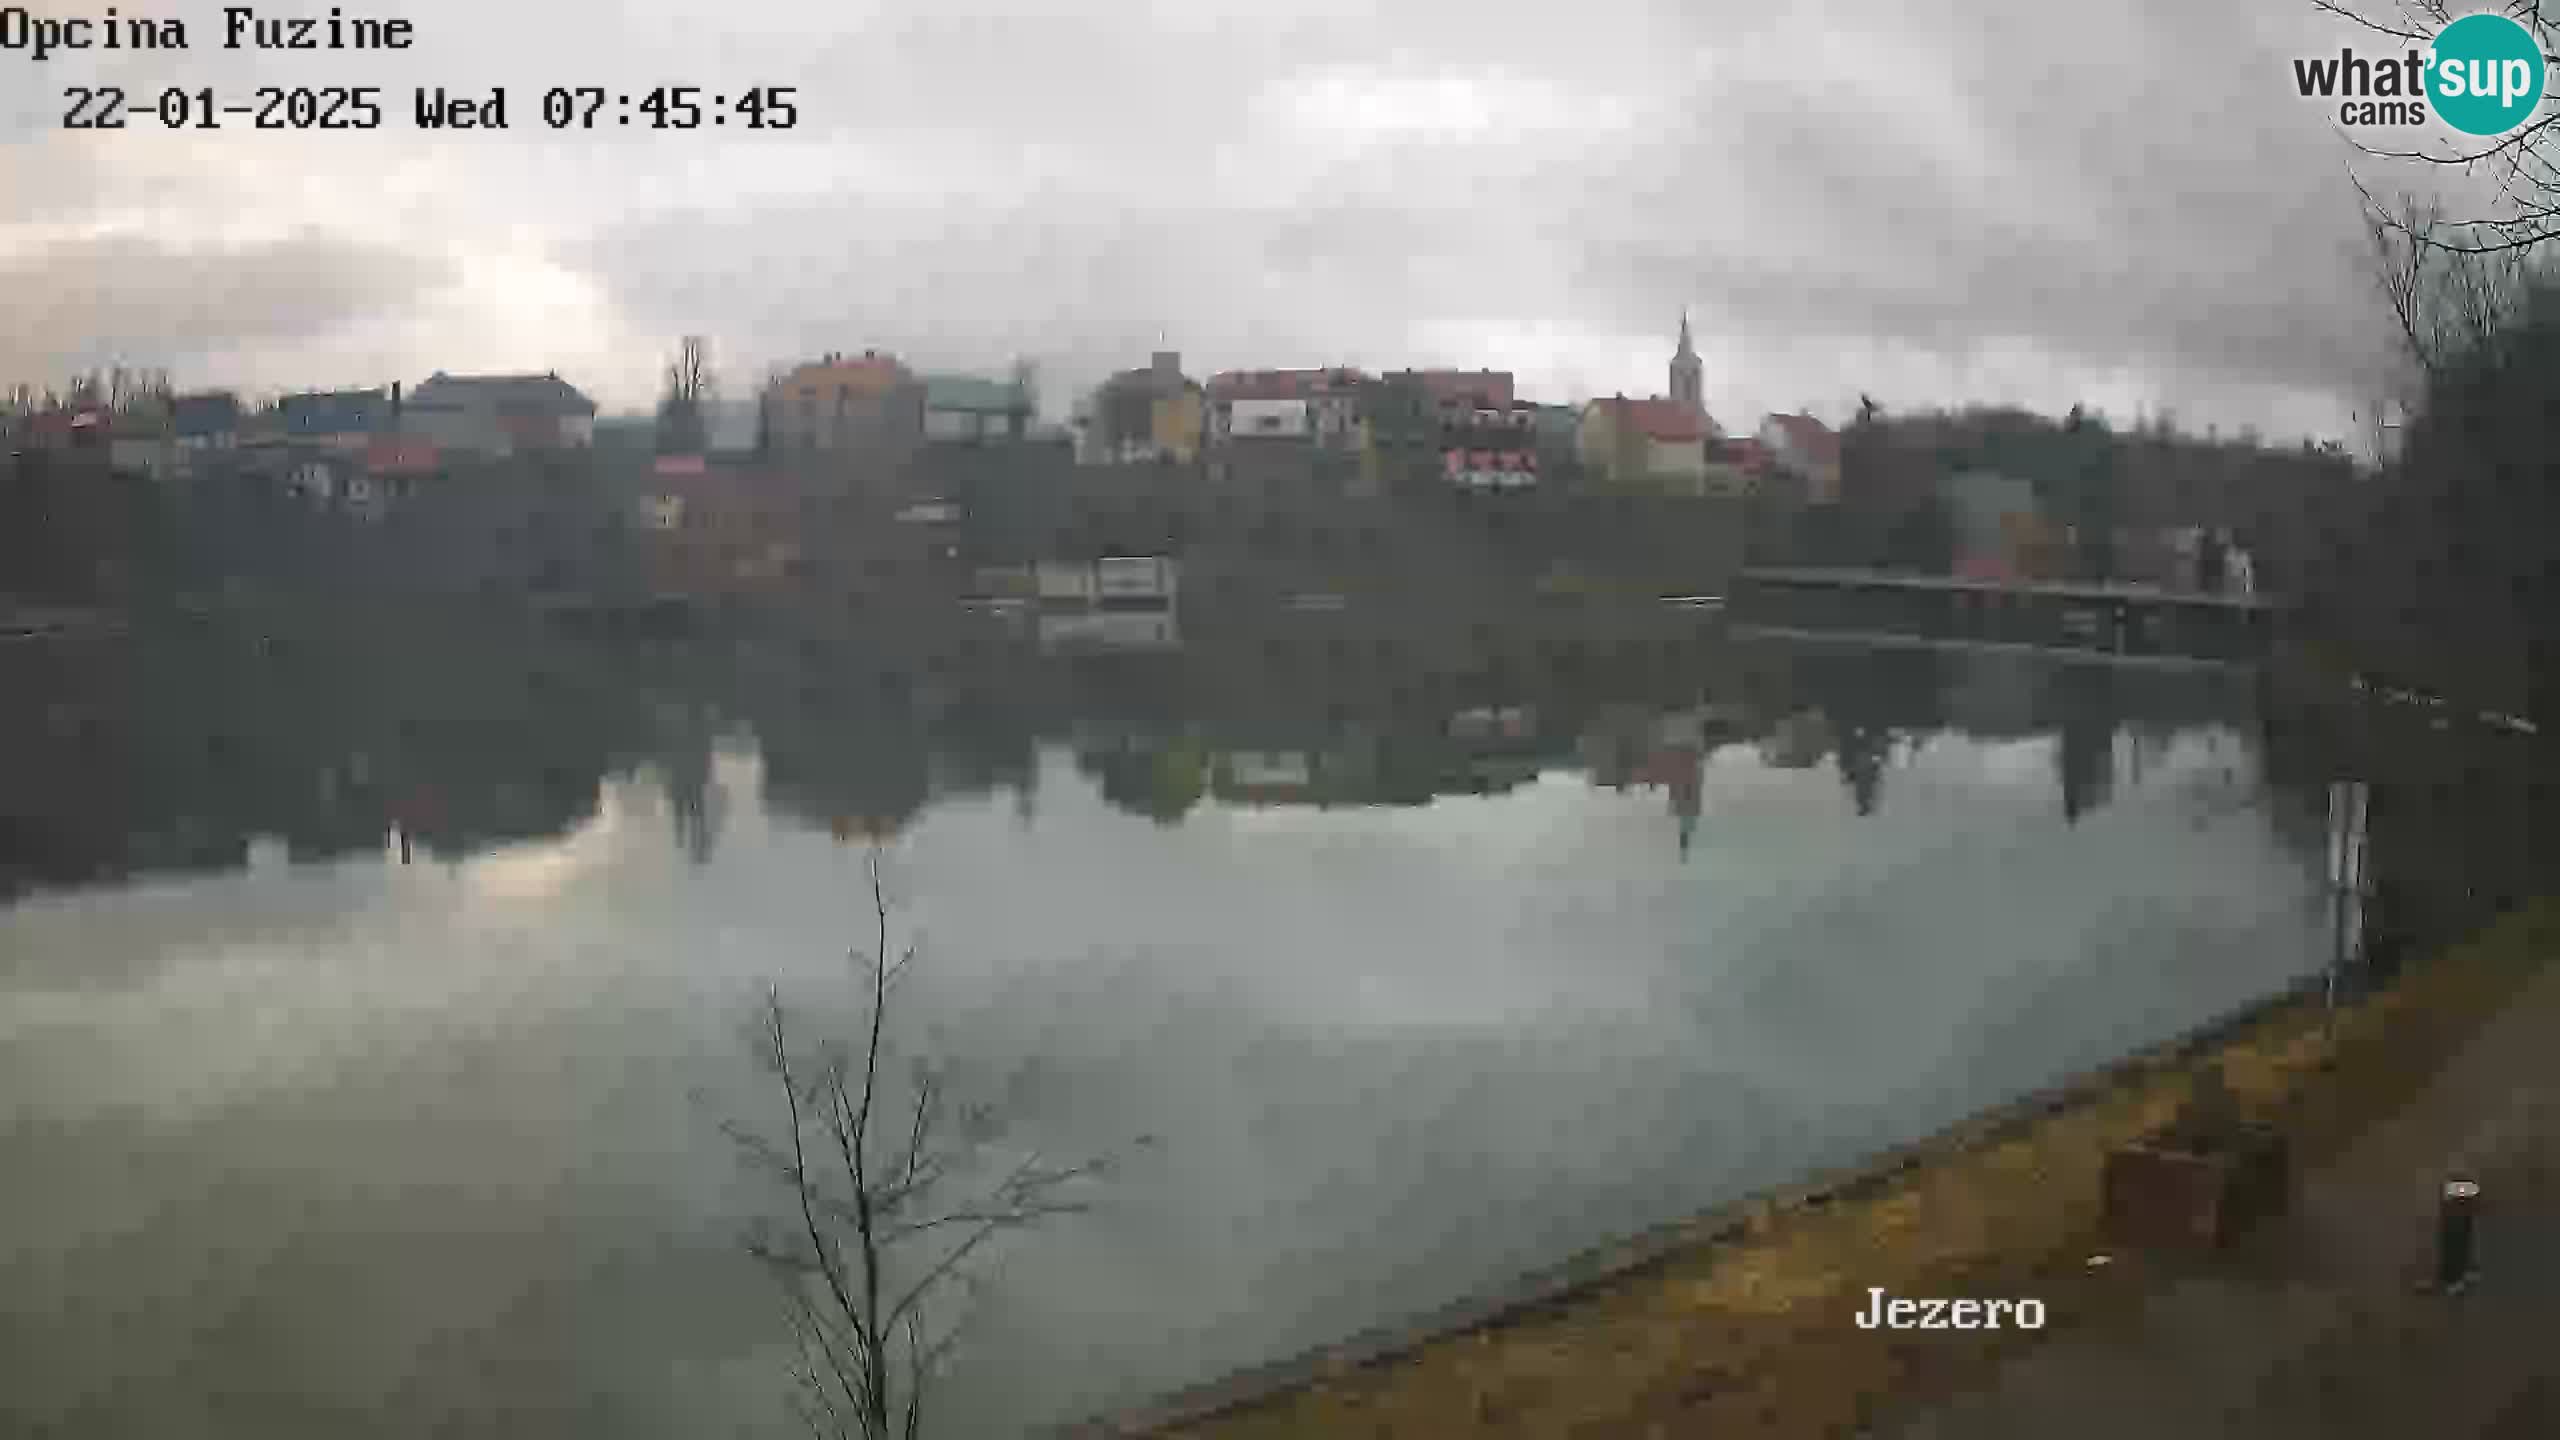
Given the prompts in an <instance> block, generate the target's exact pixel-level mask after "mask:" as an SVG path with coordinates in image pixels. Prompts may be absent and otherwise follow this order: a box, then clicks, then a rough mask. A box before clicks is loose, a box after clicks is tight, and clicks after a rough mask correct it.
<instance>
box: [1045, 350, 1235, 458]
mask: <svg viewBox="0 0 2560 1440" xmlns="http://www.w3.org/2000/svg"><path fill="white" fill-rule="evenodd" d="M1077 423H1078V425H1079V426H1080V428H1081V429H1082V431H1083V434H1082V436H1081V443H1080V446H1079V458H1081V459H1082V460H1084V461H1085V462H1086V463H1087V464H1095V465H1108V464H1122V463H1127V462H1131V461H1140V460H1175V461H1181V462H1185V463H1188V462H1190V461H1193V460H1197V459H1198V458H1200V441H1201V436H1202V433H1203V432H1204V431H1205V430H1206V429H1207V424H1208V404H1207V399H1206V397H1205V396H1204V395H1203V393H1202V391H1201V388H1200V384H1199V382H1198V381H1195V380H1192V379H1190V378H1189V377H1187V376H1185V375H1184V374H1183V373H1182V355H1181V352H1179V351H1174V350H1159V351H1157V352H1156V353H1155V356H1154V359H1153V360H1152V361H1151V362H1150V363H1149V364H1148V365H1147V366H1146V367H1145V368H1144V369H1139V370H1123V371H1121V372H1120V373H1119V374H1117V375H1114V376H1112V377H1111V378H1110V379H1108V380H1105V381H1104V382H1102V386H1101V388H1100V389H1098V390H1096V391H1095V392H1094V396H1093V401H1092V403H1091V405H1090V406H1088V407H1087V409H1086V413H1085V414H1084V415H1083V416H1082V417H1081V418H1080V419H1079V420H1078V422H1077Z"/></svg>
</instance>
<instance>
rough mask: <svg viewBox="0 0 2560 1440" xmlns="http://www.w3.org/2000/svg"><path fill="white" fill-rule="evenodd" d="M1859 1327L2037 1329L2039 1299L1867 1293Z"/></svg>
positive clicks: (2041, 1322)
mask: <svg viewBox="0 0 2560 1440" xmlns="http://www.w3.org/2000/svg"><path fill="white" fill-rule="evenodd" d="M1858 1328H1859V1329H1861V1330H2008V1329H2013V1328H2014V1329H2019V1330H2041V1329H2043V1328H2044V1302H2043V1301H2041V1300H1908V1299H1900V1298H1897V1297H1895V1296H1891V1295H1887V1294H1886V1293H1884V1289H1883V1287H1881V1286H1879V1287H1877V1288H1875V1289H1872V1290H1869V1291H1868V1292H1867V1305H1866V1308H1865V1309H1863V1310H1861V1311H1859V1312H1858Z"/></svg>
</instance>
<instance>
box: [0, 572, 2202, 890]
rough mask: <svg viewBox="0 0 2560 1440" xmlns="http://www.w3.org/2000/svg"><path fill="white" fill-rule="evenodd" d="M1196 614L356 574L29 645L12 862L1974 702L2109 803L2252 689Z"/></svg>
mask: <svg viewBox="0 0 2560 1440" xmlns="http://www.w3.org/2000/svg"><path fill="white" fill-rule="evenodd" d="M1185 621H1186V623H1185V627H1184V643H1183V644H1182V645H1181V647H1180V648H1179V649H1175V650H1169V651H1159V652H1150V653H1101V654H1081V655H1074V654H1056V653H1049V652H1046V651H1044V649H1043V648H1042V647H1041V646H1040V645H1039V644H1038V643H1037V640H1036V637H1035V636H1034V635H1032V634H1030V633H1026V631H1025V630H1024V628H1023V627H1021V626H1018V625H1016V624H1013V623H1011V622H1009V621H1006V620H1003V619H999V618H996V617H977V618H976V619H975V620H973V621H972V622H970V623H968V624H965V625H959V626H954V627H949V628H946V629H943V630H939V631H934V632H923V633H920V632H917V631H915V630H913V629H911V628H908V627H886V626H884V627H881V628H878V629H864V628H854V629H847V630H844V631H842V632H840V633H835V634H821V633H819V632H818V631H817V630H815V629H814V628H811V629H804V630H801V631H798V632H792V631H786V630H783V629H780V628H778V627H773V626H769V625H757V626H755V627H753V628H752V629H749V630H744V631H740V632H738V633H734V634H724V633H704V634H698V635H696V636H694V637H692V638H691V639H689V640H676V641H672V642H666V643H647V644H642V643H614V644H602V643H598V642H596V641H594V640H592V639H590V638H587V637H583V636H580V635H576V634H570V633H564V632H561V631H559V630H557V629H553V628H546V627H541V626H536V625H528V624H525V623H522V622H520V621H510V620H507V619H506V618H505V617H501V616H490V615H471V614H468V613H463V612H451V611H437V610H421V609H419V608H418V607H415V606H407V605H400V604H372V605H366V604H357V603H349V604H343V605H340V606H338V607H336V608H333V609H331V610H327V611H310V610H305V609H296V608H289V607H287V608H278V609H273V610H255V611H233V612H226V613H224V614H221V615H218V616H209V617H201V618H186V617H176V618H169V619H163V620H158V621H151V622H148V623H144V624H139V625H137V626H136V627H135V628H134V630H133V631H132V633H131V634H130V635H128V636H125V637H121V638H119V637H90V638H84V639H78V640H68V641H62V642H52V643H42V644H19V645H12V646H7V647H0V687H5V688H6V690H7V692H8V693H9V695H10V696H11V697H12V703H11V704H10V705H8V706H6V707H0V725H5V733H0V892H15V891H18V890H21V889H24V888H27V887H33V886H59V885H73V884H80V883H87V882H94V881H106V880H115V879H118V878H122V877H126V876H131V875H136V874H147V873H153V872H160V871H171V872H185V871H200V870H223V869H230V868H235V867H238V866H241V865H244V864H246V863H247V862H248V860H249V857H250V848H251V844H252V841H253V839H255V838H257V837H267V838H270V839H272V840H274V841H276V842H277V843H279V844H280V845H281V846H282V847H283V852H284V853H285V855H286V856H287V857H288V858H291V859H294V860H297V861H323V860H328V859H331V858H333V857H353V858H373V857H379V856H382V855H384V854H385V853H386V847H387V846H389V845H391V844H392V842H393V837H394V836H395V834H396V835H400V836H405V837H407V838H408V840H409V841H410V843H411V847H412V850H413V853H414V854H415V855H416V856H417V857H418V858H421V859H427V858H449V857H459V856H463V855H468V854H471V853H475V852H478V851H480V850H484V849H486V848H488V847H491V846H494V845H500V844H505V843H511V842H515V841H521V840H530V839H538V838H543V837H549V836H557V835H560V834H563V833H565V832H567V831H568V830H570V829H571V828H573V827H575V826H576V825H578V824H580V823H582V822H584V821H585V820H587V819H588V818H590V817H591V816H593V815H594V813H595V812H596V809H597V806H598V804H599V803H600V799H601V794H602V788H603V786H604V785H605V784H606V783H607V781H608V780H609V779H611V778H613V777H615V776H629V775H634V774H638V773H642V772H646V773H647V774H649V775H650V776H652V777H653V779H654V781H655V783H656V785H657V786H658V787H659V788H660V789H661V791H662V792H663V795H664V799H665V801H666V816H667V820H668V823H669V824H670V825H671V827H672V829H673V834H674V837H675V839H676V841H677V843H678V844H679V845H680V846H681V847H682V848H683V849H685V850H687V851H689V852H691V853H692V854H693V855H694V856H696V857H697V858H708V856H709V855H710V854H711V853H712V852H713V851H714V849H715V848H716V846H717V843H718V839H719V828H720V823H721V816H722V812H723V808H724V807H723V804H722V801H721V793H722V792H721V789H720V785H719V783H718V781H717V780H716V778H715V776H716V771H717V766H716V765H715V763H714V759H715V755H716V754H717V752H718V751H719V749H720V747H721V746H722V745H723V744H724V743H725V742H727V741H729V740H731V739H735V740H738V741H741V742H744V741H747V740H749V739H751V740H752V742H753V746H754V749H755V751H756V752H757V753H758V754H759V755H760V757H761V766H760V770H759V774H760V777H761V778H760V781H759V784H760V786H761V794H760V800H761V803H762V804H763V806H764V807H765V809H767V810H768V811H769V812H771V813H773V814H775V815H778V816H782V817H785V818H787V819H791V820H794V821H797V822H799V823H801V824H804V825H806V826H809V827H811V828H813V829H832V830H837V831H841V832H854V831H861V832H880V831H894V830H896V829H898V828H899V827H901V826H903V825H905V824H907V823H909V822H910V821H912V820H913V819H914V818H915V817H916V816H917V815H918V814H919V813H921V812H922V811H923V810H924V809H925V808H926V807H927V806H928V805H929V804H932V803H934V802H936V801H937V800H947V799H953V798H965V797H968V796H998V795H1010V796H1011V797H1012V800H1013V802H1014V803H1015V804H1016V805H1017V806H1018V807H1021V808H1023V809H1025V810H1029V809H1032V808H1036V806H1037V804H1038V786H1039V772H1040V768H1041V759H1040V757H1041V754H1042V752H1043V751H1053V752H1058V753H1063V754H1065V755H1066V756H1068V757H1070V758H1071V760H1072V762H1073V764H1074V765H1075V767H1076V768H1077V769H1078V770H1080V771H1082V772H1083V773H1084V774H1085V775H1087V776H1088V777H1090V778H1091V779H1092V780H1093V781H1094V782H1095V783H1096V785H1097V786H1098V787H1099V788H1100V790H1101V792H1102V794H1103V796H1104V798H1105V799H1106V800H1107V801H1109V802H1110V803H1112V804H1114V805H1116V806H1118V807H1120V808H1122V809H1125V810H1128V811H1131V812H1132V813H1135V814H1140V815H1145V816H1148V817H1150V818H1152V819H1154V820H1156V821H1158V822H1164V823H1170V822H1173V821H1175V820H1178V819H1180V818H1181V817H1182V816H1183V815H1185V814H1187V813H1188V812H1189V811H1190V810H1192V809H1193V808H1194V807H1196V806H1198V805H1200V804H1202V803H1204V802H1205V801H1207V800H1209V799H1210V798H1212V797H1224V798H1226V799H1229V800H1231V801H1235V802H1238V803H1256V804H1291V805H1410V804H1420V803H1424V802H1428V801H1430V800H1432V799H1434V798H1435V797H1438V796H1443V795H1451V794H1488V793H1495V792H1500V791H1503V790H1507V789H1510V788H1512V787H1514V786H1517V785H1519V784H1522V783H1524V782H1526V781H1527V780H1529V779H1531V778H1533V777H1534V776H1535V775H1536V774H1537V773H1538V772H1539V771H1540V770H1542V769H1553V768H1565V769H1579V770H1582V771H1585V772H1587V773H1588V774H1589V775H1590V776H1591V778H1592V779H1593V781H1594V783H1600V784H1609V785H1650V786H1668V787H1670V792H1671V799H1670V805H1671V808H1672V811H1673V814H1674V815H1675V816H1677V817H1678V818H1679V819H1680V821H1681V822H1682V824H1681V827H1680V833H1683V834H1685V833H1686V828H1687V827H1689V826H1693V825H1695V824H1697V823H1700V822H1699V817H1698V813H1697V812H1698V806H1697V798H1696V785H1697V777H1698V767H1699V766H1700V765H1701V764H1703V763H1704V760H1705V757H1706V754H1707V753H1708V752H1709V751H1711V750H1712V749H1714V748H1716V747H1719V746H1724V745H1743V746H1751V747H1756V748H1758V749H1759V750H1760V751H1761V752H1762V753H1763V755H1764V756H1765V757H1767V758H1768V759H1769V761H1770V763H1774V764H1781V765H1786V766H1791V767H1809V766H1820V765H1829V766H1831V767H1833V768H1834V769H1835V770H1836V772H1837V773H1838V775H1839V777H1840V780H1841V783H1842V785H1843V795H1844V803H1847V804H1850V805H1853V806H1854V807H1855V808H1856V809H1857V810H1858V811H1859V812H1860V813H1870V812H1872V811H1874V810H1875V809H1876V808H1877V807H1878V806H1879V804H1881V803H1889V801H1888V799H1887V794H1886V792H1887V791H1889V789H1890V779H1889V772H1890V770H1891V768H1892V765H1893V763H1894V760H1895V757H1896V756H1897V755H1898V754H1899V753H1901V751H1902V750H1903V749H1904V748H1905V747H1907V746H1908V745H1910V744H1912V743H1915V742H1916V741H1917V740H1919V739H1920V738H1922V737H1925V736H1927V735H1930V734H1935V733H1941V732H1947V731H1955V732H1961V733H1970V734H1977V735H1982V736H1988V737H1998V738H2017V737H2023V736H2030V735H2039V734H2051V735H2057V736H2059V737H2060V738H2061V741H2062V744H2061V748H2060V752H2059V754H2058V757H2057V767H2058V770H2057V775H2056V784H2057V787H2058V799H2057V806H2058V808H2059V810H2060V812H2061V813H2063V814H2065V815H2068V816H2074V817H2076V816H2077V815H2079V814H2081V813H2083V812H2085V811H2087V810H2089V809H2091V808H2093V807H2095V806H2097V805H2099V804H2102V803H2104V801H2105V799H2106V798H2107V793H2108V784H2109V780H2108V777H2109V776H2110V775H2111V774H2112V773H2113V765H2114V756H2115V753H2116V746H2117V741H2118V737H2119V735H2121V734H2126V733H2130V734H2132V735H2134V736H2136V737H2148V739H2147V742H2144V743H2149V744H2151V745H2152V746H2154V747H2155V748H2156V747H2157V746H2158V745H2161V744H2165V743H2166V740H2167V737H2168V736H2169V735H2170V734H2171V733H2173V732H2174V731H2176V730H2178V729H2182V728H2191V727H2194V726H2198V725H2208V724H2212V723H2215V720H2216V717H2218V716H2222V715H2227V714H2229V713H2231V706H2232V702H2233V697H2232V695H2231V694H2230V693H2228V683H2229V682H2227V681H2217V680H2215V679H2214V678H2213V677H2210V676H2194V677H2178V676H2161V675H2145V676H2141V677H2138V680H2134V681H2129V682H2127V683H2125V684H2123V685H2121V686H2116V685H2113V684H2111V683H2110V682H2107V681H2106V680H2105V677H2104V676H2103V675H2099V676H2097V677H2096V678H2092V677H2090V676H2089V675H2088V674H2087V673H2085V672H2073V671H2068V670H2057V669H2054V668H2053V667H2046V666H2039V665H2036V664H2034V663H2033V662H2028V661H2022V660H2016V659H2014V658H2012V659H1997V658H1955V657H1947V656H1941V655H1936V654H1932V653H1929V652H1925V651H1916V652H1889V653H1884V654H1871V653H1867V652H1862V651H1858V650H1855V649H1842V650H1838V651H1823V650H1805V651H1798V650H1795V649H1792V648H1789V647H1783V646H1775V645H1760V644H1753V645H1743V644H1738V643H1735V642H1730V641H1728V640H1726V639H1725V638H1723V637H1722V636H1721V635H1720V634H1719V633H1718V632H1717V631H1716V630H1714V629H1713V628H1712V627H1701V626H1699V625H1698V624H1697V623H1696V622H1695V621H1694V620H1693V619H1688V618H1684V617H1681V616H1678V615H1676V614H1673V613H1668V612H1662V611H1660V610H1658V609H1656V610H1635V609H1631V610H1630V611H1628V612H1625V613H1619V612H1603V611H1600V610H1596V609H1593V608H1590V607H1570V608H1565V609H1558V608H1556V607H1554V606H1552V605H1546V604H1541V603H1540V602H1538V601H1536V600H1535V599H1534V598H1532V597H1527V596H1521V597H1516V598H1515V600H1514V601H1513V602H1512V603H1511V604H1510V605H1509V606H1508V607H1506V608H1505V609H1502V610H1500V611H1494V612H1488V611H1486V610H1484V609H1481V608H1477V607H1472V606H1446V607H1440V608H1437V609H1431V608H1427V607H1398V608H1397V609H1395V610H1394V611H1392V612H1389V613H1369V614H1362V613H1359V612H1349V613H1336V614H1308V615H1287V614H1275V613H1272V612H1271V611H1270V610H1268V609H1267V608H1266V607H1261V606H1228V607H1222V606H1219V605H1216V604H1214V603H1208V602H1203V603H1201V604H1199V605H1196V606H1194V607H1192V608H1191V609H1190V610H1189V611H1187V612H1186V617H1185ZM2093 686H2095V687H2097V688H2096V689H2094V690H2093V689H2092V687H2093ZM2217 686H2221V687H2223V688H2219V689H2217V688H2216V687H2217ZM2243 698H2244V699H2245V697H2243ZM1706 823H1712V819H1711V817H1710V818H1709V820H1708V821H1707V822H1706ZM1670 833H1671V831H1670V830H1669V829H1666V835H1667V836H1668V835H1669V834H1670Z"/></svg>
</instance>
